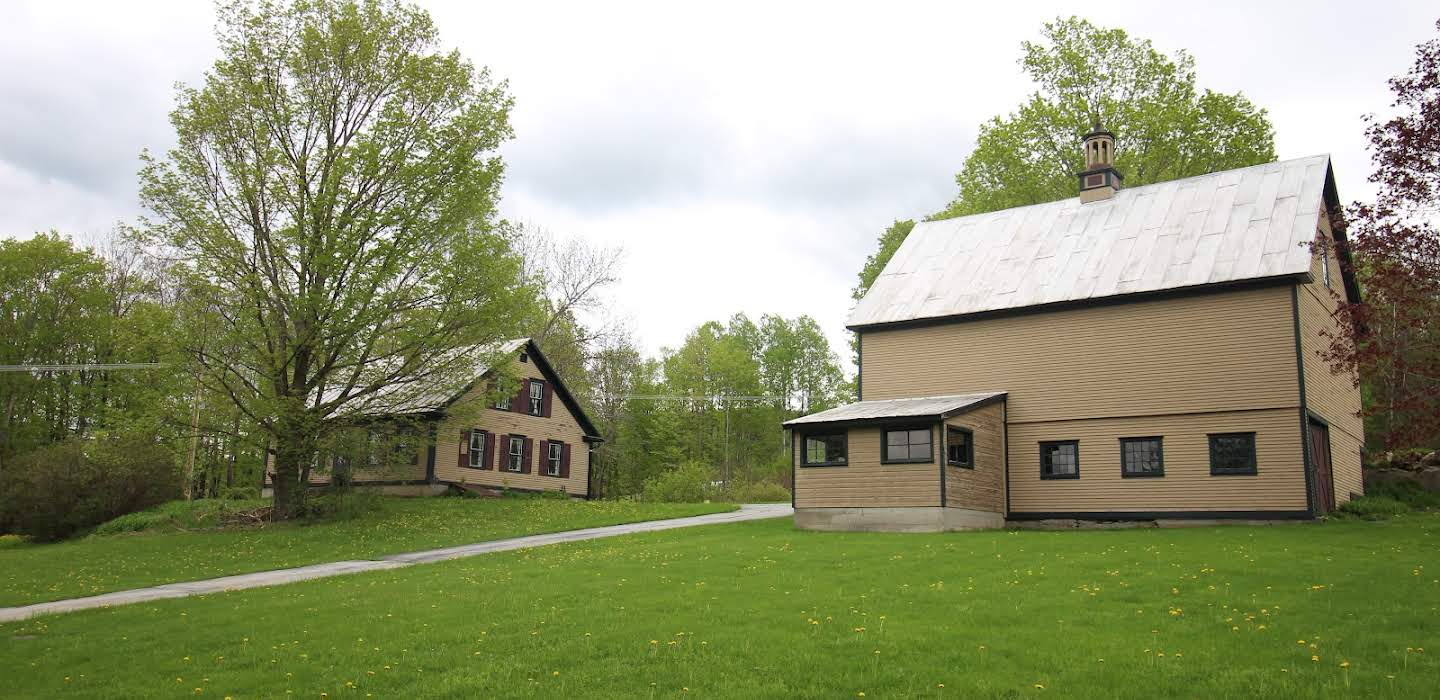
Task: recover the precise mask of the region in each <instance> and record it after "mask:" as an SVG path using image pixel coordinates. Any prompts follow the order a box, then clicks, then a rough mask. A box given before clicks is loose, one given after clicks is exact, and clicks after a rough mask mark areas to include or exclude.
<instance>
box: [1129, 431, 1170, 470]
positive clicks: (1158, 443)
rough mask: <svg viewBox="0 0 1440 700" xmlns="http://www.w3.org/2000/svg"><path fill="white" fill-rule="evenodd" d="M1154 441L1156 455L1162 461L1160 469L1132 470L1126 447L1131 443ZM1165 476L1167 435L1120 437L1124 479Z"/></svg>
mask: <svg viewBox="0 0 1440 700" xmlns="http://www.w3.org/2000/svg"><path fill="white" fill-rule="evenodd" d="M1140 442H1153V443H1155V457H1156V459H1158V460H1159V461H1160V470H1159V471H1153V472H1147V471H1130V468H1129V467H1130V465H1129V464H1127V463H1126V461H1125V457H1126V451H1125V447H1126V446H1127V445H1129V444H1130V443H1140ZM1162 476H1165V437H1164V436H1163V435H1151V436H1148V437H1123V438H1120V478H1122V479H1151V478H1157V477H1162Z"/></svg>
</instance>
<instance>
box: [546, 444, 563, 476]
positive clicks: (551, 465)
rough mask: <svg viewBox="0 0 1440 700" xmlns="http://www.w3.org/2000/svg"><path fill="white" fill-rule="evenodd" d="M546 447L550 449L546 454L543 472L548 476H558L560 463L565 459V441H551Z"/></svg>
mask: <svg viewBox="0 0 1440 700" xmlns="http://www.w3.org/2000/svg"><path fill="white" fill-rule="evenodd" d="M547 449H549V450H550V454H548V455H546V460H545V473H546V474H549V475H550V476H560V463H561V462H562V461H564V459H565V443H563V442H552V443H550V447H548V448H547Z"/></svg>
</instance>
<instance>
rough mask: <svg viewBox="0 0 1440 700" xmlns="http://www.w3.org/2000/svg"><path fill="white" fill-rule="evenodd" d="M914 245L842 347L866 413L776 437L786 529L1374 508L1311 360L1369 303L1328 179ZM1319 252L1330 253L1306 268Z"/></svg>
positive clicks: (1182, 194) (1077, 213) (1323, 166)
mask: <svg viewBox="0 0 1440 700" xmlns="http://www.w3.org/2000/svg"><path fill="white" fill-rule="evenodd" d="M1084 148H1085V164H1086V169H1085V171H1084V172H1082V173H1080V174H1079V193H1078V196H1077V197H1074V198H1070V199H1066V200H1061V201H1056V202H1049V203H1046V204H1038V205H1034V206H1026V207H1017V208H1014V209H1008V210H1005V211H997V212H992V213H988V214H979V215H974V216H966V217H960V218H954V219H946V220H941V221H929V222H924V223H919V224H916V226H915V228H914V230H913V231H912V232H911V233H910V236H909V237H908V238H907V239H906V240H905V242H904V243H903V244H902V245H901V246H900V248H899V250H898V251H896V253H895V255H894V257H893V258H892V259H891V260H890V262H889V264H887V265H886V267H885V269H884V271H883V272H882V273H881V274H880V276H879V277H878V278H877V279H876V281H875V283H874V285H873V286H872V287H871V288H870V290H869V292H868V293H867V294H866V295H865V297H864V298H863V299H862V300H861V301H860V302H859V303H858V304H857V305H856V307H855V309H854V311H853V312H852V314H851V316H850V319H849V322H848V325H849V327H850V329H851V330H853V331H855V332H856V333H857V334H858V336H859V348H860V368H859V369H860V371H859V376H858V379H857V384H858V391H857V393H858V394H859V396H858V397H857V399H859V402H858V403H854V404H850V405H846V406H841V407H839V408H835V409H833V410H829V411H824V412H821V413H816V414H813V415H809V416H804V417H802V418H797V419H794V420H791V421H788V422H786V423H785V424H784V425H785V427H786V428H788V429H789V430H790V431H791V432H792V436H793V440H792V443H793V445H794V447H793V455H792V457H793V460H792V461H793V469H794V484H795V489H794V504H795V507H796V522H797V523H798V524H799V525H800V526H802V527H809V528H816V529H853V528H863V529H894V530H942V529H960V528H971V527H997V526H1001V525H1003V524H1004V523H1005V522H1006V521H1007V520H1010V521H1017V520H1036V519H1054V518H1062V519H1082V520H1141V519H1143V520H1161V519H1172V518H1191V519H1215V518H1246V519H1303V518H1314V517H1316V516H1318V515H1321V514H1323V513H1325V512H1327V511H1329V510H1331V509H1333V508H1334V507H1335V506H1336V504H1337V503H1340V502H1344V501H1346V500H1348V499H1349V498H1351V497H1352V496H1353V495H1355V494H1359V493H1361V492H1362V491H1363V486H1362V484H1361V477H1360V452H1361V444H1362V440H1363V433H1362V427H1361V422H1360V419H1359V418H1358V417H1357V415H1356V414H1357V411H1358V410H1359V408H1360V395H1359V391H1358V389H1357V388H1356V387H1355V384H1354V382H1353V379H1352V377H1350V376H1346V375H1343V374H1334V373H1332V372H1331V370H1330V368H1329V366H1328V365H1327V364H1326V363H1325V362H1324V361H1323V359H1322V358H1321V357H1320V356H1319V350H1320V349H1321V348H1322V347H1324V346H1325V345H1326V343H1327V342H1328V341H1327V338H1326V337H1325V335H1324V334H1325V332H1326V331H1327V330H1333V329H1334V325H1333V324H1334V321H1333V319H1332V316H1331V311H1332V310H1333V308H1334V307H1335V305H1336V304H1337V303H1338V301H1339V300H1348V299H1356V298H1357V296H1358V289H1357V287H1356V285H1355V282H1354V280H1353V278H1352V277H1351V275H1350V274H1349V272H1348V266H1343V265H1341V264H1340V262H1341V258H1337V257H1336V256H1337V251H1338V255H1340V256H1344V255H1345V252H1344V247H1343V246H1340V247H1337V246H1334V245H1328V246H1315V247H1313V248H1312V246H1311V245H1310V244H1311V243H1313V242H1316V241H1317V240H1318V241H1331V242H1340V243H1343V240H1341V241H1337V239H1339V238H1341V236H1339V235H1337V234H1335V233H1334V232H1332V231H1331V228H1330V223H1329V219H1328V217H1327V215H1326V212H1327V210H1328V208H1329V207H1333V206H1336V205H1338V203H1339V198H1338V195H1337V193H1336V191H1335V181H1334V175H1333V173H1332V171H1331V166H1330V160H1329V158H1328V157H1327V156H1313V157H1309V158H1300V159H1296V160H1289V161H1283V162H1276V163H1268V164H1265V165H1257V166H1254V167H1248V168H1241V169H1237V170H1230V171H1225V172H1217V173H1211V174H1208V175H1203V176H1199V177H1192V178H1187V179H1183V180H1176V181H1172V182H1165V183H1160V184H1154V185H1146V186H1143V187H1134V188H1129V189H1124V188H1122V187H1121V182H1122V181H1121V176H1120V173H1119V172H1117V171H1116V170H1115V167H1114V161H1113V153H1114V150H1113V149H1114V137H1113V136H1112V135H1111V134H1110V133H1108V132H1106V131H1103V130H1101V129H1100V128H1099V127H1098V126H1097V128H1096V129H1095V131H1094V132H1092V133H1090V134H1088V135H1086V136H1085V140H1084ZM1320 250H1325V251H1327V252H1326V253H1325V254H1323V255H1322V254H1319V253H1318V252H1316V251H1320Z"/></svg>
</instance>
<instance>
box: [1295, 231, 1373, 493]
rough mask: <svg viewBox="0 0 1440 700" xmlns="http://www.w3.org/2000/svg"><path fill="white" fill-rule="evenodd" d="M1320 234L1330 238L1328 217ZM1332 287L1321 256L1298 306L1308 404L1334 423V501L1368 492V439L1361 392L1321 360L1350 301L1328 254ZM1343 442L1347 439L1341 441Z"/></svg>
mask: <svg viewBox="0 0 1440 700" xmlns="http://www.w3.org/2000/svg"><path fill="white" fill-rule="evenodd" d="M1319 223H1320V230H1321V231H1322V232H1323V233H1325V234H1326V235H1328V234H1329V231H1330V226H1329V223H1328V222H1327V221H1325V218H1324V217H1321V219H1320V222H1319ZM1329 254H1330V280H1331V286H1330V287H1326V286H1325V281H1324V280H1325V276H1324V270H1323V268H1322V267H1321V264H1320V256H1318V255H1316V256H1315V259H1314V263H1313V265H1312V268H1311V276H1312V277H1313V278H1314V281H1313V282H1311V283H1309V284H1302V285H1300V287H1299V289H1298V290H1297V293H1298V302H1299V305H1300V344H1301V357H1302V358H1303V361H1304V363H1305V405H1306V408H1308V409H1309V410H1311V411H1313V412H1314V413H1315V414H1316V415H1318V416H1320V417H1321V418H1323V419H1325V421H1326V422H1327V423H1329V424H1330V451H1331V462H1332V469H1333V470H1334V473H1335V498H1336V502H1337V503H1339V502H1344V501H1345V500H1348V499H1349V496H1350V493H1351V492H1354V493H1364V485H1363V483H1362V478H1361V475H1360V461H1361V460H1360V450H1361V448H1362V446H1363V443H1364V439H1365V426H1364V422H1363V421H1362V419H1361V418H1360V416H1359V413H1360V388H1359V387H1357V386H1356V385H1355V380H1354V376H1353V375H1351V374H1350V373H1348V372H1340V373H1337V372H1334V371H1333V370H1332V368H1331V366H1330V363H1328V362H1326V361H1325V359H1324V358H1323V357H1322V356H1321V353H1323V352H1324V351H1325V350H1326V349H1327V348H1328V347H1329V345H1330V338H1329V337H1327V336H1326V335H1325V333H1336V332H1338V324H1337V323H1336V321H1335V317H1334V310H1335V307H1336V305H1337V304H1339V303H1342V302H1343V301H1344V300H1345V299H1346V295H1345V285H1344V283H1343V282H1342V281H1341V276H1340V260H1339V259H1338V258H1337V257H1336V255H1335V250H1334V248H1333V247H1332V248H1331V249H1330V252H1329ZM1342 438H1343V439H1342Z"/></svg>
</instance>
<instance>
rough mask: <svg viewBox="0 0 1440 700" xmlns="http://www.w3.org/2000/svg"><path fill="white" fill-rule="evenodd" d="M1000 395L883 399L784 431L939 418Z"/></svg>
mask: <svg viewBox="0 0 1440 700" xmlns="http://www.w3.org/2000/svg"><path fill="white" fill-rule="evenodd" d="M1004 395H1005V392H1003V391H982V392H978V393H974V394H951V395H947V396H921V397H918V398H913V399H887V400H884V401H860V402H858V403H850V404H845V405H844V406H837V407H835V408H832V409H830V410H828V411H821V412H819V413H812V414H810V415H808V416H801V417H799V418H792V419H790V420H788V421H785V423H784V425H785V427H787V428H789V427H794V426H797V425H813V424H817V423H846V422H853V421H868V420H883V419H886V418H939V417H944V416H949V415H951V414H954V413H957V412H959V411H962V410H964V409H967V408H972V407H974V406H976V405H977V404H981V403H984V402H986V401H989V400H990V399H993V398H996V397H999V396H1004Z"/></svg>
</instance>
